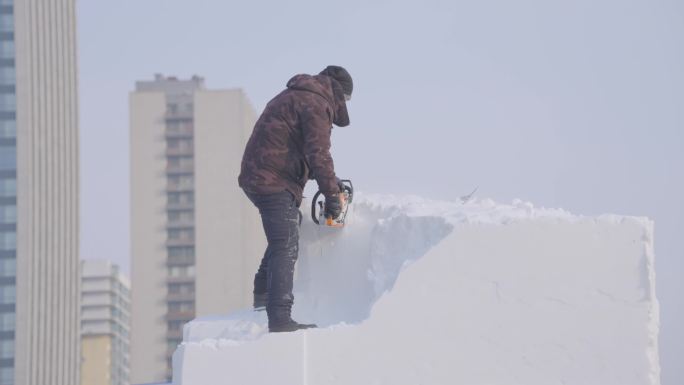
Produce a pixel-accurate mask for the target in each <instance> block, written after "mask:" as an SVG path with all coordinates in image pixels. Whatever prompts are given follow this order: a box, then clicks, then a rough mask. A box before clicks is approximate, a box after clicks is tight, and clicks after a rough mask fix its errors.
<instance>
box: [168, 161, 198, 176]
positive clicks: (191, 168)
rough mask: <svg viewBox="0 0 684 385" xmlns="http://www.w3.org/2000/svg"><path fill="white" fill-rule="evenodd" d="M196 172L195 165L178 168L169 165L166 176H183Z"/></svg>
mask: <svg viewBox="0 0 684 385" xmlns="http://www.w3.org/2000/svg"><path fill="white" fill-rule="evenodd" d="M194 171H195V166H194V164H192V163H190V164H182V165H178V166H172V165H167V166H166V174H167V175H182V174H192V173H193V172H194Z"/></svg>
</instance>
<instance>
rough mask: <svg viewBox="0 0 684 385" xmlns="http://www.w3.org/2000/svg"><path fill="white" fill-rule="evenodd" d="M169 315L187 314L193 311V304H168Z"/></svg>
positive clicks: (190, 302) (189, 302)
mask: <svg viewBox="0 0 684 385" xmlns="http://www.w3.org/2000/svg"><path fill="white" fill-rule="evenodd" d="M168 306H169V313H189V312H193V311H195V303H194V302H192V301H186V302H169V305H168Z"/></svg>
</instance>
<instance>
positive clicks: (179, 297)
mask: <svg viewBox="0 0 684 385" xmlns="http://www.w3.org/2000/svg"><path fill="white" fill-rule="evenodd" d="M194 300H195V293H194V292H193V293H168V294H167V295H166V301H167V302H187V301H194Z"/></svg>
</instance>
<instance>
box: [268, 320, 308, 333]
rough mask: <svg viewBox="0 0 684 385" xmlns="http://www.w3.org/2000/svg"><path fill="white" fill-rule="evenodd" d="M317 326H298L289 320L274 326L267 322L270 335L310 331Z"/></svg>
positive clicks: (298, 324)
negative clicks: (302, 330)
mask: <svg viewBox="0 0 684 385" xmlns="http://www.w3.org/2000/svg"><path fill="white" fill-rule="evenodd" d="M316 327H317V326H316V325H314V324H300V323H298V322H296V321H294V320H293V319H291V318H290V319H289V320H287V321H286V322H283V323H277V324H275V325H273V324H271V323H270V322H269V324H268V331H269V332H271V333H282V332H294V331H297V330H301V329H312V328H316Z"/></svg>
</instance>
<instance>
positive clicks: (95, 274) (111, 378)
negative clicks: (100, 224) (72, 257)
mask: <svg viewBox="0 0 684 385" xmlns="http://www.w3.org/2000/svg"><path fill="white" fill-rule="evenodd" d="M130 288H131V285H130V282H129V281H128V278H126V277H125V276H124V275H123V274H121V272H120V271H119V267H118V266H117V265H113V264H112V263H111V262H109V261H105V260H86V261H82V262H81V385H128V384H129V381H128V379H129V370H128V367H129V340H128V336H129V330H130V305H131V299H130Z"/></svg>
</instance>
